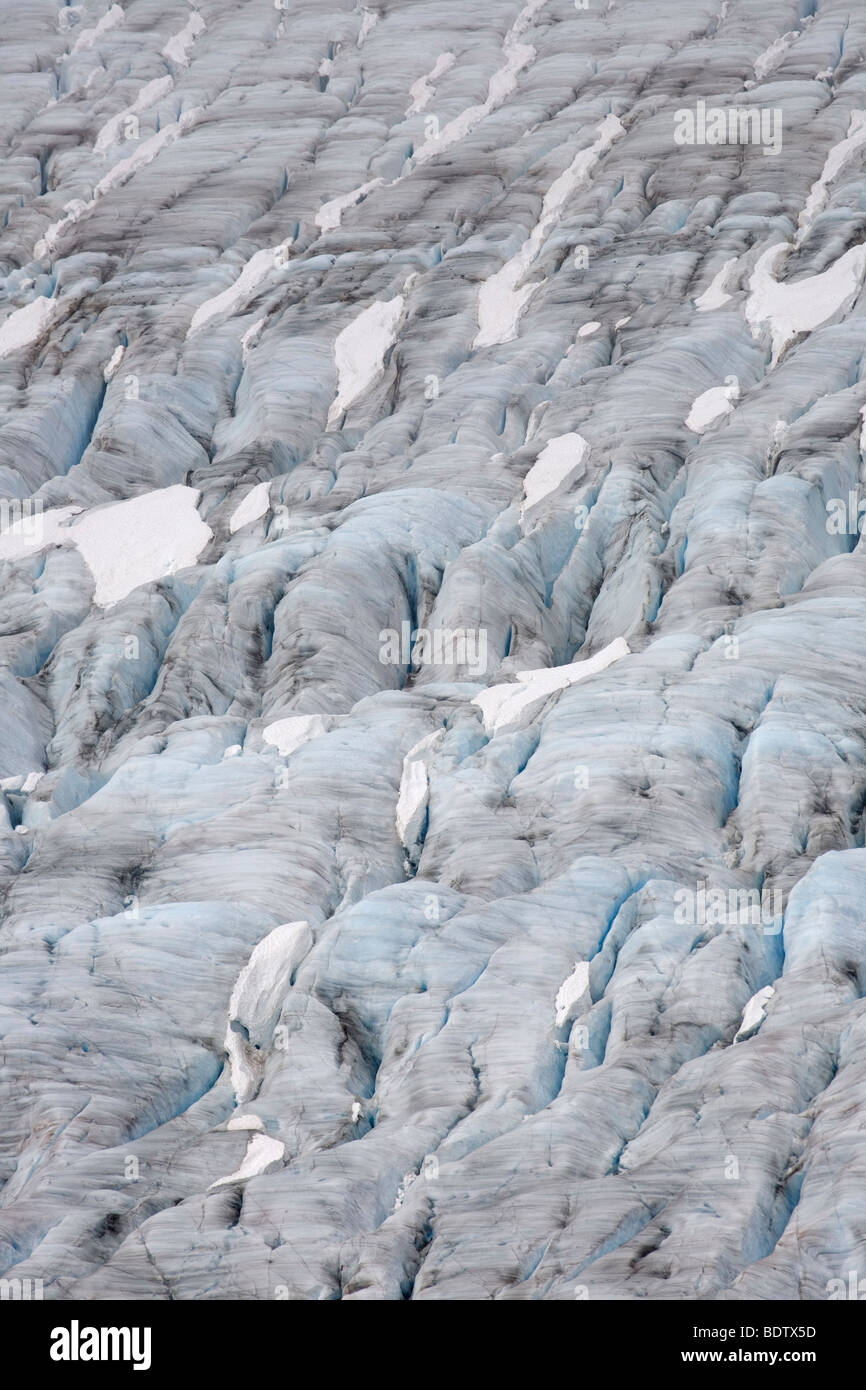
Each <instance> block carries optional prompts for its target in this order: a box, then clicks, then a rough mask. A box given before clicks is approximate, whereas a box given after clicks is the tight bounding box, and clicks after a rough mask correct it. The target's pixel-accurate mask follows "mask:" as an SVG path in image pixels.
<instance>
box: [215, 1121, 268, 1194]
mask: <svg viewBox="0 0 866 1390" xmlns="http://www.w3.org/2000/svg"><path fill="white" fill-rule="evenodd" d="M285 1152H286V1146H285V1144H284V1143H283V1142H282V1140H281V1139H271V1138H270V1137H269V1136H268V1135H267V1134H255V1135H253V1137H252V1139H251V1140H250V1142H249V1144H248V1145H247V1151H246V1153H245V1154H244V1157H243V1161H242V1163H241V1166H240V1168H238V1169H237V1171H236V1172H234V1173H229V1174H228V1176H227V1177H225V1178H217V1180H216V1182H212V1183H211V1185H210V1187H209V1188H208V1192H213V1190H214V1188H215V1187H225V1186H226V1185H227V1184H228V1183H233V1182H246V1181H247V1180H248V1179H249V1178H259V1177H261V1176H262V1174H263V1173H271V1172H273V1170H274V1169H275V1168H280V1167H282V1163H283V1157H284V1155H285Z"/></svg>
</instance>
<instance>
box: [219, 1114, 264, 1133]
mask: <svg viewBox="0 0 866 1390" xmlns="http://www.w3.org/2000/svg"><path fill="white" fill-rule="evenodd" d="M264 1127H265V1126H264V1124H263V1123H262V1120H261V1119H260V1118H259V1116H258V1115H249V1114H247V1115H232V1117H231V1119H230V1120H229V1122H228V1124H227V1125H226V1129H258V1130H260V1129H264Z"/></svg>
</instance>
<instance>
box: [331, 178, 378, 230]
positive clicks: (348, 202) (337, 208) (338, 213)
mask: <svg viewBox="0 0 866 1390" xmlns="http://www.w3.org/2000/svg"><path fill="white" fill-rule="evenodd" d="M384 182H385V180H384V179H370V180H369V182H367V183H362V184H361V185H360V187H359V188H353V189H352V191H351V193H343V194H341V196H340V197H339V198H332V199H331V201H330V202H329V203H323V204H322V206H321V207H320V208H319V211H318V212H317V213H316V226H317V227H318V228H319V230H320V231H322V232H333V231H334V230H335V228H337V227H339V225H340V222H341V221H342V217H343V213H344V212H345V211H346V209H347V208H351V207H354V206H355V204H356V203H360V201H361V199H362V198H366V196H367V194H368V193H370V192H371V191H372V189H374V188H378V187H379V185H380V184H381V183H384Z"/></svg>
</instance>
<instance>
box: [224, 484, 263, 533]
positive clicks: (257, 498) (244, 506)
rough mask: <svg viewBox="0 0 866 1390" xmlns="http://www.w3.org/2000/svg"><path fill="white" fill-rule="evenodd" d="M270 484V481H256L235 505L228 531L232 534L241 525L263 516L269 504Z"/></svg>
mask: <svg viewBox="0 0 866 1390" xmlns="http://www.w3.org/2000/svg"><path fill="white" fill-rule="evenodd" d="M270 486H271V485H270V483H256V485H255V487H254V488H251V489H250V491H249V492H248V493H247V495H246V497H245V498H244V500H243V502H241V504H240V506H238V507H235V510H234V511H233V512H232V514H231V519H230V520H229V531H230V532H231V534H232V535H234V533H235V531H240V529H241V527H243V526H249V524H250V522H251V521H258V519H259V517H260V516H264V514H265V512H266V511H267V510H268V508H269V507H270V505H271V501H270V495H269V489H270Z"/></svg>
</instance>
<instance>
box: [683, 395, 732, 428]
mask: <svg viewBox="0 0 866 1390" xmlns="http://www.w3.org/2000/svg"><path fill="white" fill-rule="evenodd" d="M739 395H740V389H739V387H738V386H736V385H733V386H711V387H710V389H709V390H708V391H702V392H701V394H700V395H699V396H698V397H697V398H696V399H695V400H694V401H693V402H692V408H691V410H690V411H689V413H688V415H687V416H686V429H688V430H693V431H694V432H695V434H703V433H704V430H708V429H709V428H710V425H713V424H715V422H716V421H717V420H720V419H721V418H722V416H723V415H727V414H728V412H729V411H731V410H733V408H734V402H735V401H737V400H738V399H739Z"/></svg>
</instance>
